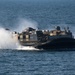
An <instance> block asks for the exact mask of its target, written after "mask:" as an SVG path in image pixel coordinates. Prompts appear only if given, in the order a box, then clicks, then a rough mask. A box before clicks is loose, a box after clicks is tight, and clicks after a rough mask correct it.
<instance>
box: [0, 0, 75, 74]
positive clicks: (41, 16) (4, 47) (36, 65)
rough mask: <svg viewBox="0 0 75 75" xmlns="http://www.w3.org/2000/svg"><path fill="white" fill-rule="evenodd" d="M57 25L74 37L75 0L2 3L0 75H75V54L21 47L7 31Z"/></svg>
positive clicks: (22, 0) (23, 0)
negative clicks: (69, 31)
mask: <svg viewBox="0 0 75 75" xmlns="http://www.w3.org/2000/svg"><path fill="white" fill-rule="evenodd" d="M58 25H59V26H61V27H62V29H64V27H68V26H69V28H70V30H71V31H72V32H73V35H75V30H74V29H75V1H74V0H0V75H75V51H71V49H70V50H69V51H65V50H64V51H51V50H50V51H46V50H45V51H43V50H37V49H35V48H33V47H20V45H19V44H18V43H17V44H16V43H15V42H14V41H12V38H11V36H10V35H11V33H10V34H9V33H8V32H7V31H6V30H5V28H8V29H10V31H11V32H13V31H17V32H21V31H22V30H24V29H25V28H27V27H33V28H36V29H38V28H39V29H49V30H51V29H54V28H55V27H56V26H58Z"/></svg>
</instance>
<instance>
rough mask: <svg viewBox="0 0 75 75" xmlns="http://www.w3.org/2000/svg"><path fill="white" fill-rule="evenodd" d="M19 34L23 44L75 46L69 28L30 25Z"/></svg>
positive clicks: (49, 47) (34, 45)
mask: <svg viewBox="0 0 75 75" xmlns="http://www.w3.org/2000/svg"><path fill="white" fill-rule="evenodd" d="M15 34H17V40H18V41H19V43H20V44H21V45H22V46H33V47H35V48H38V49H48V50H49V49H64V48H75V39H74V36H73V34H72V32H71V31H70V30H69V27H68V28H65V29H64V30H61V28H60V26H57V27H56V28H55V29H54V30H36V29H34V28H31V27H28V28H27V29H25V30H24V31H22V32H21V33H15Z"/></svg>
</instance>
